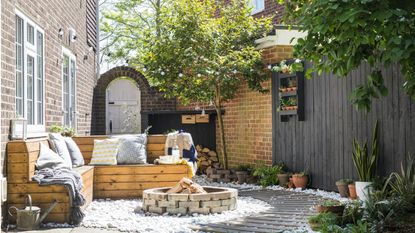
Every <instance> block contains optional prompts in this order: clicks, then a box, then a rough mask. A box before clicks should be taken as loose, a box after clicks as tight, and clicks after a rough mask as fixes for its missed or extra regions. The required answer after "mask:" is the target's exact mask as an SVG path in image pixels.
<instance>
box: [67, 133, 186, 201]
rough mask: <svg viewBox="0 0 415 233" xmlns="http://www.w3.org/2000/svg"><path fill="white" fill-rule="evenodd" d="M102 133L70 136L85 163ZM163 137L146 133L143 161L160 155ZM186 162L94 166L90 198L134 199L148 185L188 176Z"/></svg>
mask: <svg viewBox="0 0 415 233" xmlns="http://www.w3.org/2000/svg"><path fill="white" fill-rule="evenodd" d="M95 139H103V137H102V136H98V137H94V136H89V137H74V141H75V142H76V143H77V144H78V146H79V148H80V149H81V151H82V154H83V155H84V159H85V162H86V163H89V161H90V160H91V155H92V150H93V148H94V140H95ZM165 141H166V136H164V135H150V136H149V137H148V143H147V155H148V156H147V161H148V162H149V163H152V162H153V161H154V159H156V158H158V157H159V156H160V155H164V145H165ZM188 169H189V168H188V167H187V166H186V165H154V164H141V165H113V166H96V165H95V166H94V192H93V194H94V199H97V198H111V199H124V198H130V199H131V198H137V197H141V196H142V192H143V190H145V189H149V188H161V187H168V186H173V185H175V184H176V183H177V182H178V181H180V179H182V178H183V177H187V176H188V171H189V170H188Z"/></svg>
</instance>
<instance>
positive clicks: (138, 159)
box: [114, 134, 147, 164]
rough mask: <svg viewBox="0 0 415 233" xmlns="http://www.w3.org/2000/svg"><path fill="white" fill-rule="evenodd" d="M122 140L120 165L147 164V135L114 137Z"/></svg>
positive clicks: (118, 155)
mask: <svg viewBox="0 0 415 233" xmlns="http://www.w3.org/2000/svg"><path fill="white" fill-rule="evenodd" d="M114 137H115V138H118V139H119V140H120V145H119V147H118V154H117V163H118V164H144V163H146V162H147V151H146V144H147V134H136V135H123V136H114Z"/></svg>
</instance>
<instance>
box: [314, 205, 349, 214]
mask: <svg viewBox="0 0 415 233" xmlns="http://www.w3.org/2000/svg"><path fill="white" fill-rule="evenodd" d="M316 210H317V212H319V213H333V214H336V215H337V216H343V211H344V205H334V206H322V205H316Z"/></svg>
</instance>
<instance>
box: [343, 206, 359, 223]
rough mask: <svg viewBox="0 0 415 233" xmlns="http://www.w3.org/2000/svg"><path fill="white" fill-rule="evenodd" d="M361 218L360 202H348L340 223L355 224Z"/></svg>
mask: <svg viewBox="0 0 415 233" xmlns="http://www.w3.org/2000/svg"><path fill="white" fill-rule="evenodd" d="M362 217H363V206H362V203H361V202H360V201H352V202H348V203H347V205H346V208H345V209H344V212H343V217H342V223H343V224H347V223H352V224H357V223H358V222H359V221H360V220H361V219H362Z"/></svg>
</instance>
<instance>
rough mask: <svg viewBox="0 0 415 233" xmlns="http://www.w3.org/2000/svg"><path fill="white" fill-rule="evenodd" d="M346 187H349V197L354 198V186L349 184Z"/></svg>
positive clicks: (355, 195)
mask: <svg viewBox="0 0 415 233" xmlns="http://www.w3.org/2000/svg"><path fill="white" fill-rule="evenodd" d="M348 187H349V198H350V199H356V198H357V194H356V186H355V185H354V184H349V185H348Z"/></svg>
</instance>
